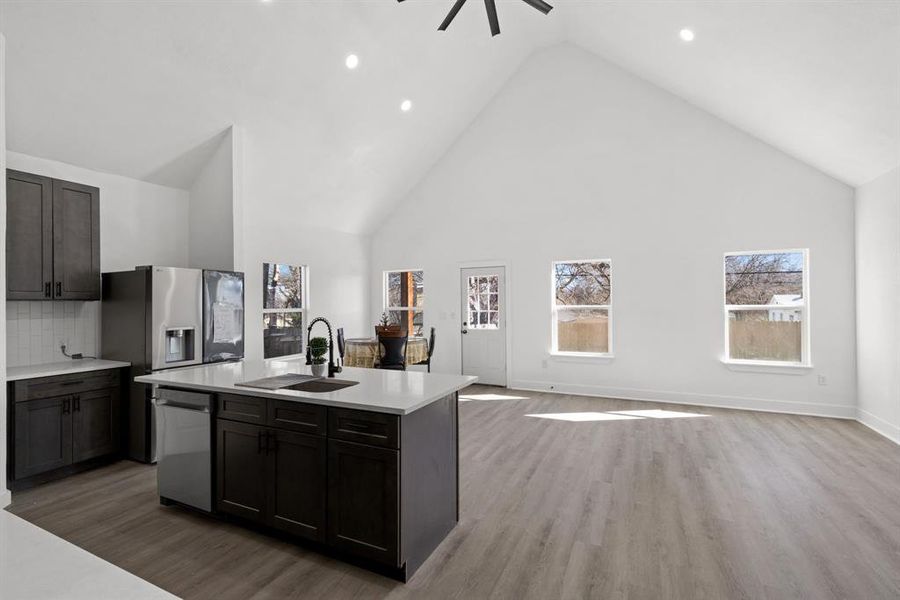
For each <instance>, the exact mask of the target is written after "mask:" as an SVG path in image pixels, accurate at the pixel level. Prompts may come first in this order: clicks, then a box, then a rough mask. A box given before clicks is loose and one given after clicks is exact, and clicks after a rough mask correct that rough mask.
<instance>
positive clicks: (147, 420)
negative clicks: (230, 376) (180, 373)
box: [100, 266, 244, 462]
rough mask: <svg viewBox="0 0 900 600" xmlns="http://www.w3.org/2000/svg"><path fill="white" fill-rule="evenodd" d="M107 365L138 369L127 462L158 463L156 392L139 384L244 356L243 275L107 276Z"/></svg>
mask: <svg viewBox="0 0 900 600" xmlns="http://www.w3.org/2000/svg"><path fill="white" fill-rule="evenodd" d="M100 311H101V318H100V321H101V340H100V352H101V356H102V357H103V358H107V359H111V360H124V361H128V362H130V363H131V374H130V378H129V393H128V399H127V403H126V406H125V408H126V410H125V411H123V412H124V413H125V414H126V415H127V417H126V418H127V425H126V427H125V428H124V430H125V431H126V433H127V435H128V440H127V444H126V448H127V449H128V457H129V458H132V459H134V460H139V461H142V462H154V461H155V459H156V447H155V440H156V431H155V430H156V427H155V418H154V411H153V406H152V398H153V390H152V388H151V387H150V386H148V385H146V384H141V383H135V382H134V377H136V376H138V375H140V374H145V373H152V372H154V371H160V370H163V369H172V368H177V367H186V366H191V365H199V364H203V363H209V362H220V361H225V360H239V359H241V358H243V356H244V275H243V273H236V272H230V271H214V270H201V269H182V268H176V267H157V266H147V267H137V268H136V269H135V270H133V271H121V272H115V273H104V274H103V294H102V302H101V305H100Z"/></svg>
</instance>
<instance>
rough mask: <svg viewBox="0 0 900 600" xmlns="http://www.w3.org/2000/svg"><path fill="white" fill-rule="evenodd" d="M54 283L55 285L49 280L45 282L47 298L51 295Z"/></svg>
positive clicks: (45, 295)
mask: <svg viewBox="0 0 900 600" xmlns="http://www.w3.org/2000/svg"><path fill="white" fill-rule="evenodd" d="M52 285H53V284H52V283H50V282H49V281H48V282H47V283H45V284H44V297H45V298H49V297H50V288H51V286H52Z"/></svg>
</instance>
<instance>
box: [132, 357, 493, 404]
mask: <svg viewBox="0 0 900 600" xmlns="http://www.w3.org/2000/svg"><path fill="white" fill-rule="evenodd" d="M286 373H300V374H306V375H309V374H311V371H310V368H309V367H308V366H307V365H306V364H305V361H304V360H302V359H296V360H269V361H262V360H255V361H254V360H244V361H241V362H229V363H219V364H214V365H204V366H198V367H188V368H184V369H177V370H173V371H161V372H159V373H154V374H152V375H142V376H140V377H135V379H134V380H135V381H137V382H139V383H150V384H156V385H162V386H171V387H178V388H182V389H193V390H205V391H210V392H226V393H229V394H240V395H243V396H260V397H264V398H277V399H281V400H297V401H302V402H309V403H310V404H321V405H325V406H339V407H342V408H353V409H358V410H371V411H374V412H382V413H390V414H396V415H406V414H409V413H411V412H414V411H415V410H418V409H419V408H422V407H423V406H427V405H428V404H431V403H432V402H434V401H435V400H439V399H440V398H443V397H444V396H446V395H448V394H452V393H453V392H456V391H458V390H461V389H462V388H464V387H466V386H468V385H471V384H473V383H475V381H477V379H478V378H477V377H470V376H465V375H444V374H441V373H421V372H418V371H388V370H381V369H357V368H353V367H344V371H343V372H342V373H338V374H337V375H335V378H337V379H343V380H347V381H358V382H359V384H358V385H354V386H350V387H347V388H344V389H341V390H336V391H334V392H325V393H320V394H316V393H312V392H301V391H297V390H288V389H281V390H265V389H259V388H251V387H242V386H238V385H235V384H236V383H240V382H244V381H253V380H255V379H262V378H264V377H273V376H276V375H284V374H286Z"/></svg>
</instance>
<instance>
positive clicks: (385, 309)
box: [381, 268, 427, 337]
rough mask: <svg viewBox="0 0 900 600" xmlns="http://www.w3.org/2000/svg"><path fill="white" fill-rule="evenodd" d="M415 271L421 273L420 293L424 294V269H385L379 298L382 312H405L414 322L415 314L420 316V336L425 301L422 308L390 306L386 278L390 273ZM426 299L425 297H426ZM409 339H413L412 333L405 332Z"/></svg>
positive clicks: (423, 323) (423, 329)
mask: <svg viewBox="0 0 900 600" xmlns="http://www.w3.org/2000/svg"><path fill="white" fill-rule="evenodd" d="M416 271H421V273H422V293H423V294H424V293H425V269H422V268H410V269H386V270H384V271H383V272H382V274H381V288H382V290H381V292H382V293H381V298H382V302H381V304H382V312H386V313H388V314H389V315H390V313H392V312H395V311H405V312H408V313H409V312H411V313H413V320H415V313H421V314H422V331H421V332H420V333H421V335H424V334H425V301H424V299H423V300H422V306H421V307H416V306H391V305H390V286H389V284H388V276H389V275H391V274H392V273H414V272H416ZM426 297H427V296H426ZM407 335H409V337H415V336H414V335H413V333H410V332H407Z"/></svg>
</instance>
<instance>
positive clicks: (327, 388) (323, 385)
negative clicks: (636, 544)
mask: <svg viewBox="0 0 900 600" xmlns="http://www.w3.org/2000/svg"><path fill="white" fill-rule="evenodd" d="M358 383H359V382H358V381H348V380H346V379H312V380H310V381H303V382H301V383H295V384H294V385H289V386H286V387H283V388H280V389H282V390H297V391H298V392H312V393H314V394H322V393H325V392H334V391H337V390H342V389H344V388H348V387H350V386H354V385H357V384H358Z"/></svg>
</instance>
